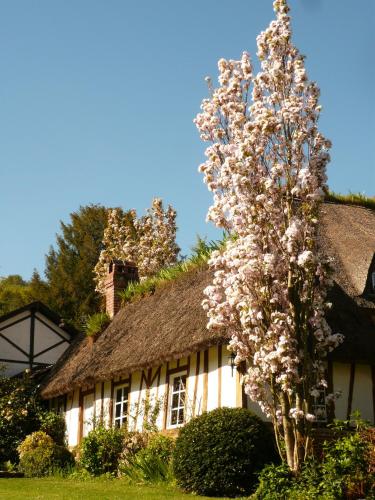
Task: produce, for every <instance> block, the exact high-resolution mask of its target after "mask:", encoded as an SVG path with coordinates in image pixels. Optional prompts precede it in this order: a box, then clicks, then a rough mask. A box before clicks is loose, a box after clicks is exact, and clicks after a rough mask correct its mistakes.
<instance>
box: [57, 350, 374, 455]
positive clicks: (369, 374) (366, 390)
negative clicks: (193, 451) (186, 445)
mask: <svg viewBox="0 0 375 500" xmlns="http://www.w3.org/2000/svg"><path fill="white" fill-rule="evenodd" d="M179 376H183V377H184V376H186V387H185V409H184V412H185V421H188V420H190V419H191V418H192V417H194V416H197V415H200V414H201V413H202V412H203V411H209V410H213V409H214V408H218V407H223V406H227V407H247V408H249V409H250V410H252V411H253V412H254V413H255V414H257V415H258V416H260V417H261V418H264V415H263V414H262V412H261V410H260V408H259V406H258V405H257V404H255V403H253V402H252V401H251V400H250V399H249V398H248V397H247V396H245V394H244V392H243V388H242V384H241V375H240V373H239V372H238V371H237V370H236V368H234V367H232V366H231V361H230V356H229V354H228V351H227V349H226V346H214V347H210V348H209V349H207V350H205V351H200V352H197V353H194V354H192V355H190V356H188V357H187V358H183V359H179V360H174V361H170V362H168V363H165V364H164V365H162V366H160V367H157V368H152V369H151V368H150V369H146V370H143V371H137V372H135V373H133V374H132V375H131V377H127V378H122V379H121V378H119V377H118V378H116V379H114V380H112V381H106V382H100V383H97V384H96V385H95V387H93V388H91V389H90V388H85V391H82V390H76V391H74V394H69V395H68V397H67V404H66V421H67V429H68V442H69V446H75V445H76V444H77V443H78V442H79V440H80V439H81V437H82V435H83V431H84V430H86V432H87V429H88V426H90V425H91V428H92V427H93V425H94V420H95V421H103V422H104V423H105V425H107V426H109V425H113V422H114V401H113V399H114V396H115V394H116V388H118V387H121V386H122V385H124V384H125V385H128V386H129V400H128V414H129V415H128V426H129V428H130V429H132V430H139V431H141V430H142V429H143V426H144V421H145V414H144V408H145V402H147V403H148V404H149V407H150V408H151V410H152V408H154V407H155V404H157V403H158V404H159V405H160V412H159V413H158V415H157V420H156V424H157V427H158V428H159V429H160V430H164V431H169V430H172V429H173V428H175V427H177V426H173V425H171V419H170V417H171V390H172V386H173V380H174V378H175V377H179ZM374 382H375V369H371V367H370V366H368V365H361V364H357V365H351V364H344V363H333V367H332V383H333V390H334V391H337V390H341V391H342V396H341V397H340V398H339V399H338V400H337V401H336V405H335V416H336V418H340V419H346V418H347V416H348V411H349V412H350V413H351V412H353V411H354V410H359V411H360V412H361V415H362V417H363V418H365V419H367V420H369V421H370V422H372V423H373V422H374V391H373V387H374ZM90 393H93V394H94V397H93V400H94V403H93V406H94V408H93V411H92V412H91V413H90V412H88V411H87V408H86V410H85V407H84V401H87V399H86V400H84V398H85V395H87V394H90ZM85 411H86V413H90V415H94V420H93V421H92V422H91V423H85V422H84V412H85Z"/></svg>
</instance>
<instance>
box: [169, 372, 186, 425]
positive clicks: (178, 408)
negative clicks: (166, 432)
mask: <svg viewBox="0 0 375 500" xmlns="http://www.w3.org/2000/svg"><path fill="white" fill-rule="evenodd" d="M170 391H171V397H170V411H169V426H170V427H177V426H179V425H182V424H183V423H184V421H185V392H186V375H177V376H175V377H174V378H173V379H172V384H171V387H170Z"/></svg>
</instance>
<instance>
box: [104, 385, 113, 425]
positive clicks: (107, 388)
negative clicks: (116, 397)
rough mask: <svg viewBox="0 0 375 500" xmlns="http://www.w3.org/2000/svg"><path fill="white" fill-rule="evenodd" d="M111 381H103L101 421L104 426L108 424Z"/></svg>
mask: <svg viewBox="0 0 375 500" xmlns="http://www.w3.org/2000/svg"><path fill="white" fill-rule="evenodd" d="M111 396H112V395H111V382H110V381H106V382H104V399H103V423H104V425H105V426H106V427H109V426H110V417H111V404H112V401H111Z"/></svg>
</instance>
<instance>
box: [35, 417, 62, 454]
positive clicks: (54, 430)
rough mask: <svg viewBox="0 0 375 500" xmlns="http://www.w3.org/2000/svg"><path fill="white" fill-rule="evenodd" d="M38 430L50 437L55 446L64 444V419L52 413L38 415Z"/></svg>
mask: <svg viewBox="0 0 375 500" xmlns="http://www.w3.org/2000/svg"><path fill="white" fill-rule="evenodd" d="M39 421H40V430H41V431H43V432H45V433H46V434H48V435H49V436H51V438H52V439H53V440H54V441H55V443H56V444H59V445H61V446H64V444H65V431H66V425H65V418H64V417H63V415H60V414H59V413H56V412H54V411H45V412H42V413H40V415H39Z"/></svg>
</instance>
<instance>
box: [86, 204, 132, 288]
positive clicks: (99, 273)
mask: <svg viewBox="0 0 375 500" xmlns="http://www.w3.org/2000/svg"><path fill="white" fill-rule="evenodd" d="M136 216H137V214H136V212H135V210H129V212H124V211H123V210H122V209H121V208H113V209H109V210H108V222H107V227H106V228H105V230H104V235H103V242H102V243H103V249H102V251H101V252H100V255H99V260H98V262H97V264H96V266H95V268H94V280H95V282H96V290H97V291H98V292H99V293H101V294H103V295H104V294H105V279H106V276H107V273H108V267H109V264H110V263H111V261H112V260H125V261H128V262H136V261H137V251H136V250H137V244H136V240H137V238H136V229H135V224H136Z"/></svg>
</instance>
